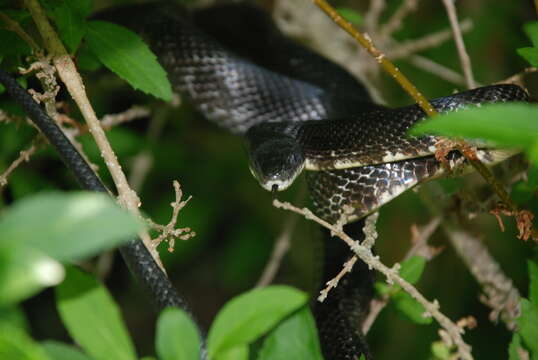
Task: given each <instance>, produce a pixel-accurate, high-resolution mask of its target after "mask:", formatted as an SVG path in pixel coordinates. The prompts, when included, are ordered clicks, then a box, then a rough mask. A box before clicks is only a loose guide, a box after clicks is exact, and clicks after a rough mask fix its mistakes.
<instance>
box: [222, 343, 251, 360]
mask: <svg viewBox="0 0 538 360" xmlns="http://www.w3.org/2000/svg"><path fill="white" fill-rule="evenodd" d="M248 355H249V351H248V346H246V345H240V346H236V347H233V348H231V349H227V350H224V351H221V352H219V353H218V354H217V355H216V357H215V360H248Z"/></svg>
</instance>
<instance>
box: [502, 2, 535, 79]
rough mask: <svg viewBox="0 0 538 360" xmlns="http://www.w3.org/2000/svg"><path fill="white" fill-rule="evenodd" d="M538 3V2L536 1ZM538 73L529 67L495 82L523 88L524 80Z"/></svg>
mask: <svg viewBox="0 0 538 360" xmlns="http://www.w3.org/2000/svg"><path fill="white" fill-rule="evenodd" d="M536 1H538V0H536ZM537 71H538V68H535V67H528V68H525V69H523V71H520V72H518V73H517V74H514V75H512V76H510V77H507V78H506V79H504V80H500V81H497V82H495V84H518V85H520V86H523V78H524V77H525V76H526V75H528V74H532V73H535V72H537Z"/></svg>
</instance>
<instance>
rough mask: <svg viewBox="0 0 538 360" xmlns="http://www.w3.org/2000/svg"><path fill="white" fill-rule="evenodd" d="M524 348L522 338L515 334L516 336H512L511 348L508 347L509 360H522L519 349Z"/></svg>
mask: <svg viewBox="0 0 538 360" xmlns="http://www.w3.org/2000/svg"><path fill="white" fill-rule="evenodd" d="M522 348H523V344H522V343H521V336H519V334H517V333H515V334H514V336H512V341H511V342H510V346H508V360H522V359H521V357H520V356H519V354H518V349H522Z"/></svg>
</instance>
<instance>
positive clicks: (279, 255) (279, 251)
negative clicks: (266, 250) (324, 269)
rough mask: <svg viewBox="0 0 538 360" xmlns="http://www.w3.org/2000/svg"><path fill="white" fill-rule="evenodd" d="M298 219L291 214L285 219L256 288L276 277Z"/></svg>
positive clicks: (267, 283) (265, 284)
mask: <svg viewBox="0 0 538 360" xmlns="http://www.w3.org/2000/svg"><path fill="white" fill-rule="evenodd" d="M297 220H298V217H297V216H296V215H295V214H293V215H292V216H289V217H288V218H287V219H286V223H285V224H284V227H283V229H282V232H281V233H280V235H278V237H277V240H276V241H275V246H274V247H273V252H272V253H271V256H270V257H269V261H268V262H267V265H265V268H264V269H263V272H262V275H261V276H260V279H259V280H258V282H257V283H256V287H264V286H267V285H269V284H270V283H271V282H272V281H273V279H274V278H275V276H276V273H277V271H278V268H279V267H280V264H281V263H282V259H283V258H284V255H286V253H287V252H288V250H289V249H290V240H291V236H292V234H293V230H294V229H295V227H296V226H297Z"/></svg>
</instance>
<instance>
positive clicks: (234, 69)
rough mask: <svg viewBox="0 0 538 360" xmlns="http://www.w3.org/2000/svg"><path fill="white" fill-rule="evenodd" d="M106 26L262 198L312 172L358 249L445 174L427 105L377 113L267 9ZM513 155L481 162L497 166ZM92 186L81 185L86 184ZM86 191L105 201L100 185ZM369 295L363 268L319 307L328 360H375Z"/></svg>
mask: <svg viewBox="0 0 538 360" xmlns="http://www.w3.org/2000/svg"><path fill="white" fill-rule="evenodd" d="M99 17H100V18H102V19H109V20H111V21H114V22H117V23H120V24H122V25H125V26H127V27H130V28H132V29H134V30H135V31H137V32H139V33H140V34H141V35H142V36H143V37H144V38H145V39H146V40H147V41H148V43H149V44H150V46H151V48H152V50H153V51H154V52H155V53H156V54H157V56H158V57H159V61H160V62H161V64H162V65H163V66H164V68H165V69H166V71H167V72H168V75H169V78H170V80H171V82H172V85H173V87H174V90H176V91H177V92H179V93H181V94H184V95H186V96H187V97H188V98H189V99H190V100H191V101H192V103H193V104H195V106H196V107H197V108H198V110H199V111H200V112H202V113H203V114H204V115H205V116H206V117H207V118H208V119H210V120H212V121H214V122H215V123H217V124H218V125H219V126H222V127H224V128H225V129H227V130H229V131H231V132H233V133H235V134H238V135H242V136H243V137H244V138H245V139H246V142H247V148H248V150H249V157H250V168H251V170H252V172H253V174H254V176H255V177H256V178H257V179H258V181H259V182H260V184H261V185H262V186H263V187H264V188H266V189H268V190H283V189H285V188H286V187H288V186H289V185H290V184H291V183H292V182H293V180H294V179H295V177H296V176H298V175H299V174H300V173H301V172H302V170H303V169H306V170H309V171H306V176H307V181H308V185H309V188H310V192H311V195H312V199H313V202H314V208H315V210H316V212H317V213H318V214H319V215H320V216H321V217H323V218H325V219H327V220H330V221H334V220H337V219H338V218H339V217H340V216H341V214H342V209H343V207H344V205H351V206H352V207H353V208H354V209H355V210H354V212H353V213H352V214H350V215H348V216H349V217H348V222H350V224H348V225H347V229H346V230H348V231H350V232H351V234H352V235H353V236H355V237H356V238H360V237H361V236H362V234H361V229H362V220H361V219H362V218H363V217H364V216H365V215H366V214H368V213H371V212H372V211H375V210H376V209H378V208H379V207H380V206H382V205H383V204H385V203H386V202H388V201H390V200H391V199H393V198H394V197H396V196H398V195H399V194H401V193H402V192H404V191H406V190H408V189H410V188H412V187H413V186H415V185H417V184H419V183H420V182H423V181H426V180H429V179H432V178H435V177H438V176H441V175H442V174H443V172H444V167H442V166H441V165H440V163H439V162H438V161H437V160H436V159H435V157H434V155H433V153H434V151H435V144H436V142H437V141H438V139H437V138H436V137H433V136H425V137H420V138H409V137H407V136H406V131H407V130H408V129H409V128H410V127H411V126H412V125H413V124H414V123H416V122H417V121H419V120H421V119H423V118H424V117H425V115H424V113H423V111H422V110H421V109H420V108H419V107H418V106H417V105H412V106H407V107H403V108H398V109H389V108H385V107H382V106H379V105H376V104H374V103H372V101H371V99H370V97H369V95H368V92H367V91H366V89H365V88H364V87H363V86H362V85H361V84H360V83H359V82H357V80H355V79H354V78H353V77H352V76H351V75H349V74H348V73H347V72H346V71H345V70H343V69H342V68H340V67H339V66H337V65H335V64H334V63H332V62H330V61H328V60H327V59H325V58H322V57H320V56H319V55H317V54H315V53H313V52H311V51H310V50H308V49H306V48H304V47H302V46H299V45H297V44H295V43H293V42H292V41H290V40H289V39H287V38H286V37H284V36H283V35H282V34H281V33H280V32H279V31H278V29H277V28H276V27H275V26H274V25H273V23H272V21H271V19H270V18H269V17H268V16H267V15H266V14H265V13H264V12H262V11H261V10H259V9H258V8H255V7H251V6H245V5H239V6H237V5H229V6H221V7H218V8H211V9H207V10H202V11H198V12H196V13H194V14H191V15H187V14H186V13H185V12H184V11H183V9H181V8H179V7H177V6H173V5H163V4H160V5H156V4H150V5H147V4H146V5H140V6H131V7H128V8H118V9H115V10H111V11H107V12H106V13H103V14H101V15H99ZM217 18H220V19H223V20H224V21H222V20H221V21H215V19H217ZM202 30H203V31H202ZM0 80H2V82H5V81H4V80H3V78H2V77H0ZM8 89H9V87H8ZM526 99H527V94H526V92H525V91H524V90H522V89H521V88H519V87H517V86H515V85H497V86H487V87H483V88H478V89H474V90H471V91H466V92H462V93H458V94H455V95H452V96H448V97H443V98H440V99H435V100H432V104H433V105H434V107H435V108H436V109H437V110H438V111H441V112H444V111H451V110H457V109H460V108H462V107H465V106H468V105H472V104H483V103H489V102H502V101H526ZM36 111H37V110H36ZM35 116H37V117H40V116H41V117H42V115H39V114H37V113H36V115H35ZM56 136H60V137H61V135H56ZM51 142H52V141H51ZM63 146H64V147H68V145H65V144H64V145H63ZM60 147H61V146H60ZM60 151H61V150H60ZM510 154H511V153H509V152H504V151H499V150H488V149H480V150H479V151H478V155H479V157H480V158H481V159H482V160H484V161H485V162H487V163H494V162H496V161H500V160H502V159H504V158H506V157H507V156H509V155H510ZM66 157H69V156H67V155H66ZM67 160H69V159H67ZM77 161H78V160H77ZM449 161H451V162H452V163H453V164H461V163H463V162H464V160H463V158H462V157H460V156H459V155H458V154H456V153H450V154H449ZM77 164H78V163H77ZM74 167H75V168H76V167H78V168H81V167H82V168H84V166H82V165H80V164H78V165H74ZM84 171H86V172H87V171H89V170H88V169H84ZM89 176H90V178H91V175H89ZM79 178H80V177H79ZM84 179H85V178H84V177H82V178H81V182H82V183H83V184H84V183H85V182H88V181H87V180H84ZM85 185H86V187H87V188H90V189H93V190H98V191H104V187H103V186H102V185H100V184H99V183H97V185H96V184H94V181H93V180H92V181H89V184H85ZM353 220H359V221H355V222H352V221H353ZM326 247H327V256H326V269H325V278H330V277H332V276H334V275H335V273H336V272H337V269H339V268H340V266H341V264H342V263H343V261H344V260H345V259H346V258H347V257H348V256H349V253H348V251H347V249H346V248H345V246H343V245H342V244H341V242H337V241H330V240H329V241H327V242H326ZM122 254H123V255H124V258H125V259H126V260H127V262H128V263H129V265H130V268H131V269H132V270H133V271H134V272H135V274H138V277H139V278H140V279H141V280H142V282H143V283H144V284H146V286H148V287H150V290H151V291H152V292H153V294H154V295H155V296H156V298H157V302H158V303H159V305H160V306H166V305H176V306H177V305H180V306H181V305H184V304H183V303H182V301H181V299H180V298H179V297H178V296H177V294H176V293H175V290H174V289H173V288H172V287H170V285H169V282H167V280H166V278H164V277H163V276H162V274H161V273H160V271H158V270H155V269H154V264H150V263H151V260H148V257H147V253H146V252H145V249H143V248H142V247H141V246H140V244H139V242H137V241H133V242H131V243H130V244H129V245H128V246H126V247H124V248H123V250H122ZM144 268H145V269H146V270H144ZM147 269H150V270H147ZM335 269H336V270H335ZM371 293H372V290H371V278H370V275H369V272H368V270H367V269H366V268H365V267H364V266H362V265H359V266H356V267H355V268H354V270H353V272H352V273H351V274H349V275H348V276H347V277H346V278H345V279H344V280H343V281H342V283H341V284H340V285H339V287H338V288H337V289H335V291H334V292H333V293H332V294H331V295H330V296H329V299H328V300H327V301H326V302H325V303H323V304H316V305H315V314H316V320H317V323H318V328H319V331H320V338H321V341H322V349H323V353H324V356H325V358H326V359H331V360H334V359H336V360H338V359H358V357H359V355H360V354H362V353H364V354H366V356H367V358H371V355H370V353H369V351H368V349H367V345H366V343H365V341H364V339H363V337H362V335H361V334H360V331H359V330H357V329H358V325H359V324H360V322H361V321H362V318H363V315H364V311H365V309H366V305H367V304H368V302H369V299H370V297H371Z"/></svg>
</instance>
